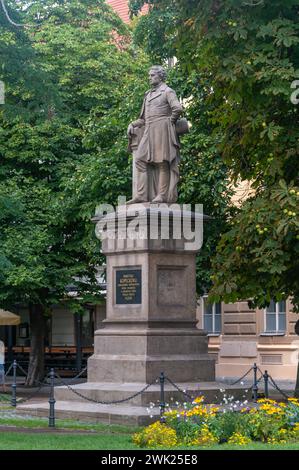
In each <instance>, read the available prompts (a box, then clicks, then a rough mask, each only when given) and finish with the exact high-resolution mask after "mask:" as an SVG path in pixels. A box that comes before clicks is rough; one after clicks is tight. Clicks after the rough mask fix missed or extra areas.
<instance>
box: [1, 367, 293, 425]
mask: <svg viewBox="0 0 299 470" xmlns="http://www.w3.org/2000/svg"><path fill="white" fill-rule="evenodd" d="M17 370H19V371H20V372H21V373H22V374H24V375H25V376H26V375H27V372H26V371H25V370H24V369H23V367H22V366H21V365H20V364H18V363H17V361H16V360H15V361H14V362H13V364H11V365H10V367H9V368H8V370H7V372H6V374H5V375H6V376H7V375H8V374H9V373H10V372H11V371H12V377H13V382H12V385H11V398H10V399H7V402H8V401H10V405H11V406H12V407H13V408H15V407H16V406H17V404H21V403H25V402H27V401H28V400H31V399H32V398H34V397H36V396H37V395H38V394H39V392H40V390H41V389H42V388H43V387H48V388H49V427H55V403H56V400H55V397H54V387H55V379H56V384H57V380H58V382H59V385H63V386H65V387H67V388H68V390H70V391H71V392H72V393H74V394H75V395H77V396H78V397H80V398H81V399H82V400H86V401H88V402H91V403H94V404H98V405H117V404H121V403H126V402H129V401H131V400H132V399H134V398H136V397H137V396H140V395H142V394H143V393H144V392H145V391H147V390H148V389H149V388H151V387H152V386H153V385H157V384H160V400H159V409H160V421H161V423H165V416H164V414H165V408H166V403H165V383H166V382H167V383H169V384H170V385H171V386H172V387H173V388H174V389H175V390H177V391H178V392H179V393H180V394H181V395H182V396H184V398H185V400H186V399H187V400H189V401H190V402H191V403H192V402H193V401H194V398H195V397H193V396H192V395H190V394H189V393H188V392H187V391H185V390H182V389H181V388H180V387H179V386H178V385H177V384H176V383H175V382H173V381H172V380H171V379H170V378H169V377H167V376H166V375H165V374H164V372H161V374H160V376H159V377H156V379H155V380H154V381H152V382H151V383H150V384H147V385H146V386H145V387H144V388H142V389H141V390H140V391H138V392H136V393H134V394H133V395H131V396H129V397H126V398H123V399H121V400H112V401H102V400H97V399H94V398H90V397H87V396H85V395H83V394H82V393H80V392H78V390H76V389H75V388H73V387H72V385H70V383H66V382H65V381H64V380H63V379H62V378H61V376H60V375H59V374H58V373H57V372H55V370H54V368H52V369H51V370H50V372H49V373H48V374H47V375H46V377H45V379H44V380H43V382H38V390H35V391H34V393H33V394H32V395H30V396H29V397H26V398H22V399H17ZM86 371H87V367H85V368H84V369H83V370H82V371H81V372H80V373H79V374H78V375H77V376H76V377H74V378H73V379H72V382H73V381H75V380H77V379H79V378H80V377H81V376H83V375H84V374H85V373H86ZM251 372H253V377H252V379H253V381H252V385H251V386H250V387H248V390H252V398H253V402H255V403H256V402H257V400H258V391H259V384H260V382H261V381H262V380H263V383H264V387H263V388H264V396H265V398H269V385H270V386H272V387H273V388H275V389H276V390H277V391H278V392H279V393H280V394H281V395H282V396H283V397H284V398H290V397H289V396H288V395H287V394H286V393H285V392H284V391H283V390H281V389H280V387H279V386H278V385H277V383H276V382H275V381H274V379H273V378H272V377H271V375H269V374H268V372H267V371H265V372H262V371H261V369H260V368H259V367H258V366H257V365H256V364H254V365H253V366H252V367H250V369H249V370H248V371H247V372H246V373H245V374H244V375H243V376H242V377H240V378H239V379H238V380H236V381H234V382H232V383H230V384H229V385H231V386H232V385H236V384H237V383H239V382H241V381H242V380H243V379H244V378H245V377H247V376H248V375H249V374H250V373H251ZM258 372H259V373H260V374H261V375H260V377H259V378H258V377H257V376H258ZM198 392H200V390H198Z"/></svg>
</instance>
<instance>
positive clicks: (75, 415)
mask: <svg viewBox="0 0 299 470" xmlns="http://www.w3.org/2000/svg"><path fill="white" fill-rule="evenodd" d="M16 414H17V415H26V416H35V417H44V418H45V417H48V416H49V403H48V402H43V403H32V404H27V405H19V406H17V409H16ZM159 414H160V411H159V408H155V409H151V410H150V411H147V410H146V408H142V407H140V406H132V405H97V404H92V403H82V402H81V401H80V402H79V401H57V402H56V403H55V418H56V419H72V420H77V421H82V422H85V423H103V424H119V425H124V426H146V425H148V424H150V423H152V422H154V421H156V420H157V419H158V418H159Z"/></svg>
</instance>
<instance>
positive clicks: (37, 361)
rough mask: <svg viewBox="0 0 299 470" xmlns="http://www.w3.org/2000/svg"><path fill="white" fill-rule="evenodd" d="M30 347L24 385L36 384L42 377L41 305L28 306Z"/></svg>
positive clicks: (43, 332)
mask: <svg viewBox="0 0 299 470" xmlns="http://www.w3.org/2000/svg"><path fill="white" fill-rule="evenodd" d="M29 318H30V330H31V348H30V357H29V367H28V376H27V379H26V383H25V385H27V386H29V387H30V386H33V385H36V382H37V381H41V380H43V378H44V369H45V347H44V341H45V325H46V322H45V316H44V307H43V306H42V305H31V306H30V307H29Z"/></svg>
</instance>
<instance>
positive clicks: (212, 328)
mask: <svg viewBox="0 0 299 470" xmlns="http://www.w3.org/2000/svg"><path fill="white" fill-rule="evenodd" d="M203 302H204V304H203V305H204V313H203V320H204V321H203V325H204V330H205V331H207V333H208V334H214V335H220V333H221V303H220V302H219V303H216V304H209V303H208V301H207V298H204V300H203Z"/></svg>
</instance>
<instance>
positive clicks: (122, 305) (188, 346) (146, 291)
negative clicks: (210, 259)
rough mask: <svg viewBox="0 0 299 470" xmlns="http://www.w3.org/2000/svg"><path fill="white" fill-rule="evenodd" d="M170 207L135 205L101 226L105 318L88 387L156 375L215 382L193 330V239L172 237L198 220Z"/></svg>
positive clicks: (201, 339) (202, 341)
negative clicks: (105, 300) (162, 374)
mask: <svg viewBox="0 0 299 470" xmlns="http://www.w3.org/2000/svg"><path fill="white" fill-rule="evenodd" d="M175 206H176V207H175ZM175 206H174V210H172V209H171V206H168V205H166V204H165V205H164V204H163V205H153V204H151V205H149V204H142V205H141V204H135V205H132V206H127V207H123V208H120V210H119V212H118V213H113V214H109V215H107V216H106V217H105V218H104V220H102V221H101V226H102V228H103V222H105V227H104V228H105V230H106V231H105V234H106V236H107V238H106V239H104V240H103V242H102V251H103V253H104V254H105V255H106V258H107V318H106V320H105V321H104V328H102V329H100V330H98V331H96V332H95V351H94V355H93V356H92V357H91V358H90V359H89V361H88V382H109V383H112V382H115V383H128V382H129V383H134V382H137V383H145V384H148V383H151V382H153V381H154V380H155V379H156V378H157V377H159V375H160V373H161V372H162V371H163V372H164V373H165V375H167V376H168V377H169V378H170V379H171V380H172V381H174V382H179V383H181V382H185V383H186V382H198V381H212V380H214V379H215V366H214V360H213V359H211V358H210V357H209V355H208V338H207V336H206V334H205V333H204V332H203V331H200V330H198V329H197V328H196V322H197V320H196V297H195V294H196V291H195V289H196V285H195V282H196V280H195V256H196V252H197V251H198V244H199V242H198V243H197V244H196V243H194V244H193V245H192V243H191V242H190V240H187V238H186V236H185V235H184V233H183V234H181V235H179V233H178V232H179V231H180V229H181V232H182V231H183V232H184V230H182V229H186V228H187V227H188V224H189V229H191V230H192V228H193V229H194V227H195V223H197V224H198V226H199V227H200V224H201V223H202V222H203V217H202V216H201V215H199V214H194V213H191V212H188V211H183V210H181V208H180V206H178V205H175ZM196 217H197V219H196ZM200 218H201V220H199V219H200ZM192 226H193V227H192ZM133 228H134V229H133ZM185 231H186V230H185ZM168 234H169V238H168V239H167V238H166V239H164V238H163V237H167V235H168ZM199 235H200V234H199ZM153 236H154V237H155V239H153V238H152V237H153ZM134 237H135V239H134ZM174 237H176V238H174ZM199 240H200V238H199Z"/></svg>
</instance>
